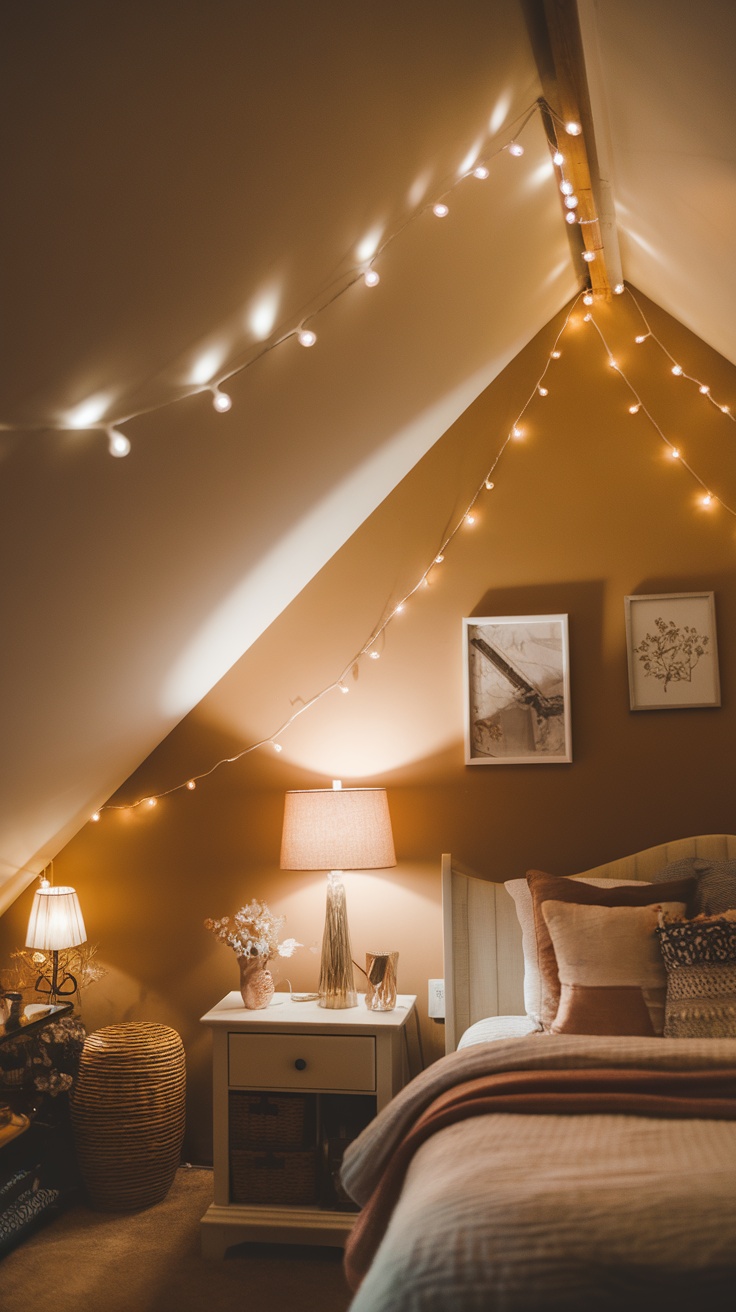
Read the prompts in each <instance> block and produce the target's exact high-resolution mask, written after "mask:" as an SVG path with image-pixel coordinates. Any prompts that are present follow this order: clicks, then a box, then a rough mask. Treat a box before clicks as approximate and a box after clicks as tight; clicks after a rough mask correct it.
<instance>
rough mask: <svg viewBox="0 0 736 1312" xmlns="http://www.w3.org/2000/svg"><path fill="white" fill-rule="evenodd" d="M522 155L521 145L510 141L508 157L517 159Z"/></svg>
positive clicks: (522, 148)
mask: <svg viewBox="0 0 736 1312" xmlns="http://www.w3.org/2000/svg"><path fill="white" fill-rule="evenodd" d="M523 154H524V147H523V146H522V145H521V142H519V141H512V142H511V145H510V146H509V155H515V156H516V157H517V159H518V158H520V157H521V156H522V155H523Z"/></svg>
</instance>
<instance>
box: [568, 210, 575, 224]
mask: <svg viewBox="0 0 736 1312" xmlns="http://www.w3.org/2000/svg"><path fill="white" fill-rule="evenodd" d="M577 221H578V216H577V214H575V213H574V211H573V210H568V211H567V214H566V215H565V222H566V223H577Z"/></svg>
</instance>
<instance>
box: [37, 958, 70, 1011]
mask: <svg viewBox="0 0 736 1312" xmlns="http://www.w3.org/2000/svg"><path fill="white" fill-rule="evenodd" d="M51 960H52V971H51V979H50V980H48V979H47V978H46V976H45V975H39V977H38V979H37V980H36V992H37V993H48V995H49V1002H50V1003H52V1004H53V1005H54V1006H55V1005H56V999H57V998H70V997H71V996H72V994H73V993H76V991H77V981H76V980H75V978H74V976H73V975H69V974H67V972H66V971H64V972H63V974H62V978H61V979H59V953H58V950H57V949H56V948H53V949H52V952H51ZM65 984H71V988H65V987H64V985H65Z"/></svg>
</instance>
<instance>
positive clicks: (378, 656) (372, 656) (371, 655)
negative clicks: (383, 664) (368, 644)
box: [368, 651, 381, 661]
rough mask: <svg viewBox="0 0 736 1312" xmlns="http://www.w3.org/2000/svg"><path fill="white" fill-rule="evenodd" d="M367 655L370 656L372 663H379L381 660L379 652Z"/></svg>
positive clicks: (370, 652) (371, 652)
mask: <svg viewBox="0 0 736 1312" xmlns="http://www.w3.org/2000/svg"><path fill="white" fill-rule="evenodd" d="M368 655H369V656H370V658H371V660H372V661H379V660H380V659H381V653H380V651H369V652H368Z"/></svg>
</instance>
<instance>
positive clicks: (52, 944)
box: [26, 879, 87, 1002]
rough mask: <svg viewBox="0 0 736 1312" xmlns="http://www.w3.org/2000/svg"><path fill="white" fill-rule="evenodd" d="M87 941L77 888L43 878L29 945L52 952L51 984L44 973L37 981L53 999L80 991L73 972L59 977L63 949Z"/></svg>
mask: <svg viewBox="0 0 736 1312" xmlns="http://www.w3.org/2000/svg"><path fill="white" fill-rule="evenodd" d="M86 941H87V931H86V929H85V927H84V919H83V917H82V910H81V907H80V905H79V899H78V897H77V894H76V892H75V890H74V889H73V888H67V887H64V886H62V885H54V884H50V883H49V881H48V880H47V879H42V880H41V884H40V887H39V888H37V889H36V892H35V893H34V895H33V906H32V907H31V914H30V917H29V919H28V933H27V934H26V947H27V948H33V950H34V951H35V952H51V953H52V956H53V963H54V964H53V974H52V977H51V983H50V984H48V982H46V981H44V977H43V975H41V976H39V978H38V980H37V981H36V991H37V992H38V993H48V994H49V998H50V1001H51V1002H53V1001H54V999H55V998H57V997H68V996H70V995H71V994H72V993H75V992H76V989H77V981H76V980H75V978H74V976H73V975H64V976H63V978H62V979H61V980H60V979H59V952H60V951H62V950H63V949H64V948H75V947H78V946H79V944H80V943H85V942H86ZM42 981H43V982H42ZM66 984H71V988H65V987H64V985H66Z"/></svg>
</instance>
